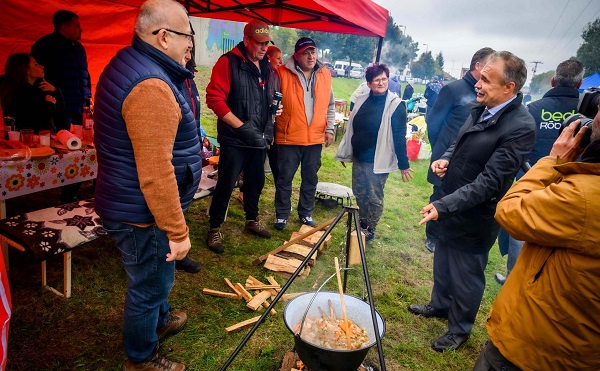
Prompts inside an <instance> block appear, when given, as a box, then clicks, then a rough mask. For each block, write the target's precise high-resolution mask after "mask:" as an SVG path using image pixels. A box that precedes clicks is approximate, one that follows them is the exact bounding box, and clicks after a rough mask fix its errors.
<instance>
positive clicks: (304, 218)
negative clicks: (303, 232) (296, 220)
mask: <svg viewBox="0 0 600 371" xmlns="http://www.w3.org/2000/svg"><path fill="white" fill-rule="evenodd" d="M300 221H301V222H302V224H306V225H308V226H309V227H314V226H316V225H317V223H315V221H314V220H313V218H312V216H301V217H300Z"/></svg>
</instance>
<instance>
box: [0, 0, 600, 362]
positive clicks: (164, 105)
mask: <svg viewBox="0 0 600 371" xmlns="http://www.w3.org/2000/svg"><path fill="white" fill-rule="evenodd" d="M53 24H54V28H55V30H54V32H53V33H52V34H50V35H47V36H44V37H42V38H41V39H40V40H38V41H37V42H36V43H35V44H34V45H33V47H32V48H31V53H17V54H13V55H12V56H10V57H9V58H8V60H7V62H6V66H5V74H4V75H2V76H1V77H0V102H1V104H2V110H3V113H4V115H8V116H12V117H14V118H15V121H16V124H17V128H32V129H35V130H53V131H56V130H59V129H64V128H68V124H71V123H73V124H80V123H81V118H82V110H83V107H84V106H85V104H86V102H87V101H89V100H90V98H91V85H90V81H91V80H90V75H89V72H88V69H87V56H86V53H85V49H84V48H83V46H82V45H81V43H79V40H80V39H81V33H82V27H81V24H80V22H79V17H78V16H77V14H75V13H73V12H70V11H68V10H59V11H57V12H56V13H55V14H54V17H53ZM133 31H134V37H133V40H132V42H131V45H130V46H127V47H125V48H123V49H121V50H120V51H119V52H118V53H117V54H116V55H115V56H114V57H113V58H112V60H111V61H110V62H109V64H108V65H107V66H106V67H105V69H104V71H103V72H102V74H101V76H100V78H99V81H98V85H97V87H96V93H95V97H94V98H95V99H94V110H95V117H94V130H95V137H94V141H95V146H96V148H97V154H98V175H97V182H96V186H95V208H96V212H97V213H98V215H99V216H100V217H101V218H102V221H103V225H104V228H105V229H106V230H107V232H108V234H109V235H110V236H111V237H112V239H113V240H114V241H115V243H116V247H117V248H118V250H119V252H120V253H121V255H122V263H123V267H124V270H125V273H126V275H127V294H126V297H125V303H124V310H123V343H124V347H125V352H126V354H127V360H126V362H125V364H124V369H125V370H159V369H160V370H184V369H185V366H184V365H183V364H182V363H178V362H174V361H172V360H169V359H167V358H166V357H165V356H164V355H161V354H160V353H159V351H158V350H159V343H160V342H161V341H163V340H164V339H165V338H167V337H169V336H172V335H175V334H177V333H179V332H180V331H182V330H183V329H184V327H185V326H186V323H187V315H186V313H185V312H183V311H180V310H175V309H173V308H172V307H171V305H170V304H169V296H170V293H171V290H172V287H173V284H174V281H175V270H176V269H180V270H182V271H185V272H189V273H197V272H199V271H200V270H201V266H200V264H199V263H198V262H196V261H194V260H192V259H191V258H190V257H189V256H188V253H189V251H190V249H191V247H192V245H191V241H190V234H191V233H194V231H190V228H189V226H188V223H187V222H186V219H185V212H186V210H187V209H188V207H189V206H190V204H191V202H192V200H193V196H194V194H195V192H196V190H197V189H198V185H199V182H200V179H201V177H202V176H204V174H202V157H201V150H202V140H201V138H202V137H203V136H205V132H204V130H203V128H202V126H201V125H200V105H201V102H200V98H199V93H198V88H197V87H196V85H195V83H194V80H193V77H194V72H195V62H194V58H193V56H194V54H195V52H194V31H193V29H192V27H191V23H190V20H189V17H188V14H187V12H186V10H185V8H184V7H183V6H182V5H181V4H179V3H178V2H176V1H174V0H147V1H146V2H144V3H143V4H142V5H141V7H140V9H139V13H138V14H137V16H136V20H135V26H134V30H133ZM317 49H318V46H317V44H316V43H315V41H314V40H313V39H311V38H309V37H302V38H300V39H298V40H297V42H296V44H295V47H294V53H293V54H292V55H291V56H290V57H289V58H288V59H287V61H284V60H283V58H282V51H281V50H280V49H279V48H278V47H276V46H274V45H273V40H272V37H271V33H270V27H269V25H268V24H266V23H264V22H262V21H251V22H249V23H247V24H246V25H245V27H244V32H243V40H242V41H240V42H239V43H238V44H237V45H236V46H235V47H234V48H233V49H232V50H230V51H228V52H227V53H225V54H224V55H223V56H221V57H220V58H219V59H218V61H217V62H216V64H215V65H214V67H213V68H212V75H211V78H210V82H209V83H208V86H207V87H206V104H207V107H208V108H210V109H211V110H212V111H213V112H214V113H215V115H216V116H217V140H218V142H219V144H220V157H219V173H218V180H217V183H216V187H215V189H214V192H213V194H212V202H211V206H210V209H209V221H208V224H209V229H208V233H207V236H206V247H207V248H208V249H209V250H210V251H212V252H214V253H216V254H223V253H225V252H226V251H227V249H226V248H230V245H229V244H228V243H227V242H228V241H227V236H226V235H225V234H224V233H223V230H222V225H223V223H224V222H225V215H226V212H227V208H228V205H229V200H230V198H231V195H232V192H233V190H234V188H235V186H236V184H237V183H238V180H239V179H240V176H241V175H242V174H243V189H242V190H241V191H242V192H243V197H241V198H240V201H241V202H242V203H243V207H244V213H245V220H246V221H245V227H244V231H245V232H246V233H249V234H252V235H254V236H256V237H260V238H265V239H268V238H270V237H271V230H270V228H268V227H267V226H266V225H265V223H264V219H263V220H261V218H260V217H259V214H260V213H259V199H260V197H261V194H262V191H263V187H264V185H265V177H264V169H265V160H266V159H267V157H268V159H269V163H270V167H271V170H272V173H273V176H274V179H275V197H274V200H273V205H274V210H275V220H274V222H273V228H274V229H276V230H284V229H285V228H286V226H287V224H288V220H289V218H290V214H291V213H292V211H294V206H293V205H292V202H291V199H292V180H293V178H294V176H295V175H296V173H297V171H298V168H300V176H301V184H300V189H299V195H298V203H297V205H295V212H296V213H297V217H298V221H299V222H300V223H302V224H304V225H308V226H316V224H317V223H316V221H315V220H314V219H313V213H314V210H315V193H316V188H317V183H318V182H319V176H318V174H319V169H320V167H321V157H322V151H323V147H324V146H325V147H328V146H330V145H331V144H332V143H333V132H334V119H335V110H334V92H333V88H332V77H331V74H330V72H329V70H328V69H327V68H325V67H324V65H323V63H321V61H320V60H319V59H318V58H317V55H318V50H317ZM583 73H584V68H583V65H582V64H581V63H580V62H579V61H577V60H574V59H570V60H567V61H564V62H562V63H561V64H559V66H558V67H557V69H556V75H555V76H554V78H553V79H552V86H553V88H552V89H551V90H550V91H549V92H547V93H546V94H545V95H544V97H543V98H542V99H541V100H538V101H535V102H531V103H530V104H528V105H527V106H526V105H525V104H523V93H522V92H521V90H522V88H523V85H524V84H525V81H526V79H527V69H526V65H525V62H524V61H523V60H522V59H521V58H519V57H517V56H516V55H514V54H512V53H511V52H508V51H500V52H498V51H494V50H493V49H491V48H489V47H485V48H481V49H479V50H477V51H476V52H475V54H474V55H473V57H472V60H471V64H470V69H469V71H468V72H467V73H466V74H465V75H464V77H462V78H461V79H460V80H457V81H454V82H451V83H449V84H446V85H443V84H442V83H441V82H440V81H438V79H437V77H436V78H433V79H432V81H431V82H430V83H429V84H427V88H426V91H425V94H426V98H427V106H428V109H427V115H426V121H427V126H428V135H429V141H430V143H431V146H432V157H431V163H430V169H429V172H428V174H427V180H428V181H429V182H430V183H431V184H432V186H433V191H432V194H431V197H430V199H429V201H430V203H429V204H428V205H426V206H424V207H423V208H422V209H421V211H420V213H421V216H422V219H421V221H420V222H419V224H426V231H425V233H426V237H427V238H426V241H425V247H426V248H427V249H428V250H429V251H431V252H432V253H433V254H434V255H433V288H432V290H431V298H430V301H429V302H428V303H426V304H411V305H410V306H409V307H408V311H409V312H410V313H413V314H415V315H418V316H421V317H425V318H431V317H436V318H441V319H443V320H445V321H447V331H446V332H445V333H444V334H442V335H441V336H440V337H439V338H437V339H435V340H433V341H432V343H431V346H432V348H433V349H434V350H436V351H439V352H444V351H448V350H457V349H459V348H460V347H462V346H463V345H464V344H465V343H466V342H467V341H468V339H469V336H470V333H471V331H472V328H473V325H474V323H475V318H476V315H477V314H478V312H479V308H480V304H481V300H482V297H483V293H484V288H485V285H486V280H485V274H484V273H485V268H486V265H487V262H488V255H489V251H490V249H491V248H492V246H493V245H494V243H495V242H496V240H497V239H498V241H499V246H500V249H501V251H502V253H503V254H506V253H508V255H509V259H508V266H507V276H508V278H505V277H504V276H503V275H500V277H498V275H497V279H498V281H499V282H501V283H502V284H503V287H502V289H501V291H500V293H499V294H498V297H497V298H496V300H495V302H494V304H493V305H492V309H491V311H490V313H489V314H488V319H487V322H486V328H487V331H488V335H489V341H487V342H486V343H485V345H484V347H483V349H482V351H481V354H480V356H479V358H478V359H477V360H476V361H475V360H474V362H476V363H475V366H474V367H475V368H474V370H476V371H483V370H539V369H545V370H546V369H548V370H549V369H573V370H575V369H577V370H593V369H598V368H600V358H599V357H598V350H597V345H596V344H597V341H598V340H600V324H598V321H597V320H596V317H597V313H598V311H599V310H600V297H599V296H598V291H599V290H598V286H599V285H598V283H599V280H600V260H599V258H600V252H599V250H598V248H597V244H598V242H597V240H596V238H597V232H596V229H595V227H600V225H598V224H599V222H598V220H600V219H599V218H598V217H599V216H600V215H598V213H599V212H600V211H599V210H600V209H599V208H598V207H595V206H597V205H596V202H597V200H598V199H600V198H599V197H598V196H600V182H598V178H597V177H598V176H599V175H600V167H599V165H598V164H599V163H600V113H599V114H596V116H595V117H594V118H588V119H589V121H590V122H591V124H589V125H587V126H583V125H581V127H580V124H581V120H576V121H575V122H573V123H571V124H570V125H568V126H565V127H564V128H563V130H562V133H561V132H560V131H559V130H558V129H559V128H560V127H561V122H562V119H563V118H566V116H568V115H569V114H574V113H575V112H576V111H577V103H578V98H579V92H578V91H577V89H578V88H579V86H580V85H581V81H582V78H583ZM365 79H366V82H365V83H364V84H363V85H361V86H360V87H359V88H358V89H357V91H356V92H355V94H354V95H353V100H352V107H351V113H350V116H349V119H348V124H347V127H346V130H345V133H344V135H343V137H342V139H341V142H340V144H339V147H338V149H337V153H336V155H335V160H336V161H339V162H340V163H341V166H343V167H346V164H347V163H351V164H352V190H353V192H354V195H355V197H356V202H357V204H358V207H359V210H358V213H359V218H360V220H359V225H360V228H361V231H362V233H364V235H365V237H366V240H367V241H371V240H373V239H374V238H376V230H377V225H378V223H379V222H380V219H381V217H382V214H383V210H384V189H385V186H386V181H387V179H388V176H389V174H390V173H391V172H394V171H399V172H400V177H401V180H402V181H404V182H406V181H410V180H412V179H413V176H414V171H413V169H412V168H411V166H410V163H409V161H408V157H407V153H406V138H405V136H406V126H407V109H406V103H405V102H406V101H407V100H409V99H410V98H411V97H412V95H413V91H414V90H413V87H412V85H411V84H407V85H406V87H405V90H404V94H402V97H400V95H401V89H400V84H399V82H398V79H397V77H396V76H390V71H389V68H388V67H387V66H386V65H385V64H379V63H376V64H372V65H370V66H369V67H368V68H367V69H366V72H365ZM278 97H281V100H279V99H278ZM32 107H35V109H32ZM598 108H600V107H598ZM556 117H560V118H561V120H557V119H556ZM589 131H591V133H592V134H591V143H590V144H588V145H587V146H585V145H584V146H582V145H581V143H582V139H583V137H584V136H585V135H586V133H587V134H589ZM527 164H530V165H531V166H532V167H531V168H530V169H529V170H527V169H528V166H527ZM521 169H522V170H521ZM515 178H516V180H518V181H517V182H516V183H515V182H514V181H515ZM76 191H77V189H76V188H75V189H64V190H63V194H64V198H65V199H66V200H69V199H72V198H73V197H75V193H76ZM501 227H502V228H501ZM508 273H510V275H508ZM533 323H535V324H536V325H535V326H531V324H533Z"/></svg>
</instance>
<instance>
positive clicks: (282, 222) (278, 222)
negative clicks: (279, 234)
mask: <svg viewBox="0 0 600 371" xmlns="http://www.w3.org/2000/svg"><path fill="white" fill-rule="evenodd" d="M286 225H287V219H275V224H273V227H275V229H277V230H279V231H283V230H284V229H285V226H286Z"/></svg>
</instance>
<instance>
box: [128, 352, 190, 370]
mask: <svg viewBox="0 0 600 371" xmlns="http://www.w3.org/2000/svg"><path fill="white" fill-rule="evenodd" d="M123 370H125V371H130V370H131V371H133V370H135V371H184V370H185V365H184V364H183V363H177V362H173V361H170V360H169V359H167V357H165V356H163V355H162V354H159V353H155V354H154V355H153V356H152V358H150V359H149V360H147V361H144V362H140V363H133V362H131V361H130V360H127V362H125V364H124V365H123Z"/></svg>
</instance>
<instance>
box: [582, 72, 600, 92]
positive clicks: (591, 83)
mask: <svg viewBox="0 0 600 371" xmlns="http://www.w3.org/2000/svg"><path fill="white" fill-rule="evenodd" d="M589 88H600V73H598V72H594V73H593V74H591V75H589V76H588V77H586V78H584V79H583V82H582V83H581V86H580V87H579V92H580V93H583V91H584V90H585V89H589Z"/></svg>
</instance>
